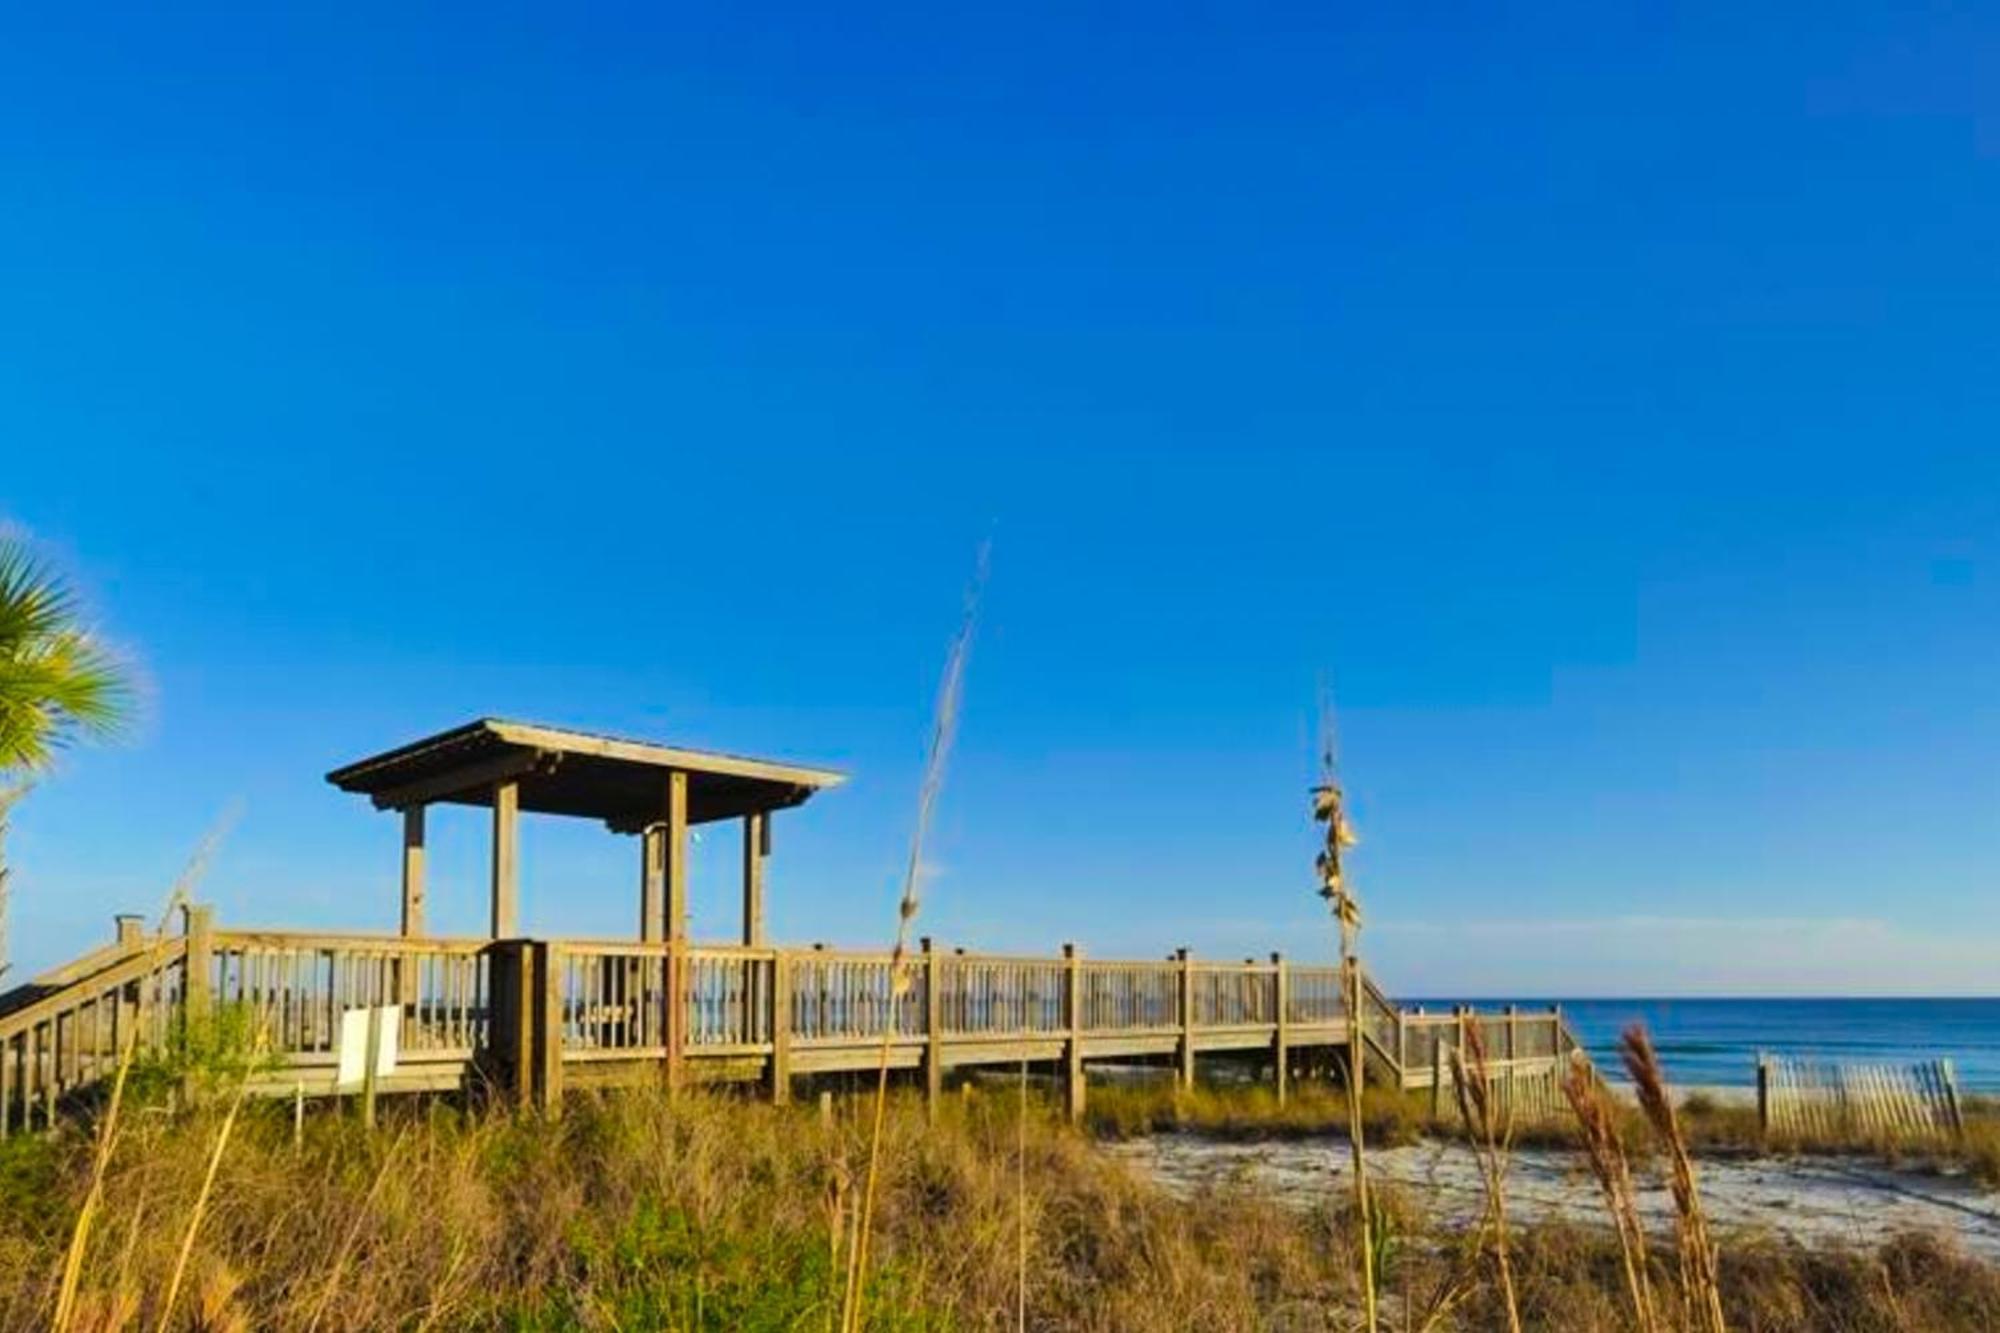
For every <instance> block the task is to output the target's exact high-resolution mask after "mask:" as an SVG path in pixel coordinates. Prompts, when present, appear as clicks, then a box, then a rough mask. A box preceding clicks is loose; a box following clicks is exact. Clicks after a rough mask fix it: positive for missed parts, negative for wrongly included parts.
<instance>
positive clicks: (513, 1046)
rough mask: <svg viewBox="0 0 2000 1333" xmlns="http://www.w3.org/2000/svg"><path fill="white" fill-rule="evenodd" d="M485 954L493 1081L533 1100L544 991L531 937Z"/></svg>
mask: <svg viewBox="0 0 2000 1333" xmlns="http://www.w3.org/2000/svg"><path fill="white" fill-rule="evenodd" d="M487 957H488V959H489V971H488V974H487V975H488V985H489V991H488V995H489V997H490V998H489V1000H488V1008H489V1010H490V1012H491V1014H492V1018H491V1026H490V1028H489V1033H488V1037H487V1050H486V1053H485V1054H486V1057H487V1059H488V1060H489V1061H490V1062H491V1066H492V1075H493V1081H494V1082H495V1083H496V1084H498V1085H499V1086H500V1087H501V1088H502V1089H504V1090H505V1091H506V1092H507V1093H508V1095H510V1096H512V1097H513V1098H514V1099H515V1100H516V1101H518V1102H520V1103H522V1104H524V1105H525V1104H529V1103H532V1101H533V1100H534V1091H535V1073H534V1070H535V1029H536V1025H537V1022H538V1018H537V1013H536V1011H537V1010H538V1009H539V1008H540V1003H539V1000H540V997H541V995H542V993H543V991H542V983H541V981H540V979H539V978H538V977H537V976H536V975H535V961H536V960H535V951H534V948H533V947H532V945H531V944H530V942H529V941H527V940H499V941H496V942H495V943H494V944H493V945H492V946H490V948H489V949H488V951H487Z"/></svg>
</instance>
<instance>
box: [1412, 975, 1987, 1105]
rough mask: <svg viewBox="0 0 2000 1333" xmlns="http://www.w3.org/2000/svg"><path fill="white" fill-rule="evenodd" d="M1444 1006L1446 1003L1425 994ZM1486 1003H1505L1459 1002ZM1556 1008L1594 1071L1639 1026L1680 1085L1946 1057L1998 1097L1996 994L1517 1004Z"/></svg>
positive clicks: (1746, 1082)
mask: <svg viewBox="0 0 2000 1333" xmlns="http://www.w3.org/2000/svg"><path fill="white" fill-rule="evenodd" d="M1422 1003H1423V1004H1424V1006H1425V1007H1426V1008H1445V1007H1448V1006H1449V1005H1450V1004H1452V1003H1454V1002H1453V1001H1450V1000H1426V1001H1423V1002H1422ZM1459 1003H1471V1004H1477V1005H1479V1006H1481V1007H1482V1008H1484V1007H1486V1006H1489V1005H1496V1004H1500V1003H1505V1001H1495V1000H1472V1001H1459ZM1513 1003H1515V1004H1519V1005H1520V1006H1521V1007H1522V1008H1523V1009H1528V1008H1537V1007H1539V1008H1546V1007H1547V1006H1548V1005H1550V1004H1560V1005H1561V1006H1562V1010H1563V1014H1564V1016H1565V1017H1567V1018H1568V1020H1569V1025H1570V1029H1571V1030H1572V1031H1573V1032H1575V1033H1576V1035H1577V1039H1578V1040H1579V1041H1581V1042H1582V1043H1583V1044H1584V1045H1585V1046H1586V1047H1588V1048H1589V1050H1590V1054H1591V1058H1592V1059H1594V1060H1595V1061H1596V1062H1597V1065H1598V1067H1599V1068H1600V1069H1603V1070H1605V1071H1606V1072H1608V1073H1615V1074H1617V1075H1618V1076H1620V1077H1622V1075H1623V1069H1622V1066H1620V1064H1619V1062H1618V1054H1617V1043H1618V1034H1619V1033H1620V1032H1621V1031H1623V1030H1624V1028H1625V1027H1626V1025H1627V1024H1630V1023H1644V1024H1645V1025H1646V1027H1647V1029H1648V1030H1649V1031H1650V1032H1651V1033H1652V1035H1653V1044H1654V1046H1655V1047H1657V1048H1658V1049H1659V1052H1660V1059H1661V1061H1662V1062H1663V1063H1664V1064H1665V1065H1666V1067H1667V1076H1668V1078H1669V1079H1670V1080H1671V1081H1673V1082H1674V1083H1676V1084H1679V1085H1681V1086H1683V1087H1686V1086H1691V1085H1696V1084H1701V1085H1714V1086H1722V1087H1732V1086H1742V1087H1751V1086H1755V1084H1756V1081H1757V1076H1756V1068H1757V1053H1758V1052H1759V1051H1765V1052H1768V1053H1770V1054H1772V1055H1782V1056H1799V1057H1805V1058H1811V1059H1819V1060H1835V1061H1869V1062H1877V1063H1912V1062H1915V1061H1918V1060H1934V1059H1939V1058H1948V1059H1950V1060H1951V1061H1953V1062H1954V1064H1955V1065H1956V1066H1957V1069H1958V1081H1959V1086H1960V1087H1961V1088H1964V1089H1965V1090H1966V1091H1968V1092H1981V1093H1995V1094H2000V998H1996V999H1977V1000H1838V999H1824V1000H1818V999H1815V1000H1803V999H1801V1000H1790V999H1787V1000H1725V999H1700V1000H1661V999H1655V1000H1546V999H1544V1000H1515V1001H1513Z"/></svg>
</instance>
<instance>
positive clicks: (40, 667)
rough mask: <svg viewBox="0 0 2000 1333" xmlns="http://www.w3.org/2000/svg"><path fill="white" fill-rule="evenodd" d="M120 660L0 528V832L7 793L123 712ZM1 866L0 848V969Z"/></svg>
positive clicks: (13, 794)
mask: <svg viewBox="0 0 2000 1333" xmlns="http://www.w3.org/2000/svg"><path fill="white" fill-rule="evenodd" d="M131 705H132V686H131V682H130V679H129V677H128V676H127V673H126V667H125V665H124V664H123V663H122V662H121V661H120V660H119V659H118V658H117V657H116V656H115V655H114V654H113V653H111V652H110V651H109V650H107V649H106V648H105V647H104V646H103V644H101V643H100V642H98V641H97V639H95V638H94V637H92V635H91V634H90V632H89V631H88V630H87V629H85V628H84V626H83V624H82V619H81V610H80V608H79V606H78V604H77V599H76V596H75V594H73V593H72V592H71V591H70V589H69V587H68V585H67V584H65V583H64V582H63V580H62V579H61V578H60V577H59V576H58V575H57V574H56V573H55V572H54V571H53V570H52V569H50V568H49V567H48V566H47V565H45V564H43V563H42V562H41V561H39V560H37V559H36V558H35V556H34V554H33V553H32V552H31V551H30V550H29V549H28V546H27V544H26V543H25V542H24V541H22V540H21V539H20V538H18V537H11V536H7V535H6V534H4V533H0V838H4V836H5V834H6V831H7V816H8V813H9V811H11V810H12V809H13V807H14V804H15V802H17V801H19V800H20V799H21V797H22V796H23V795H24V794H25V793H26V792H27V790H28V788H29V787H31V786H33V785H34V783H35V780H36V779H37V778H39V777H41V776H42V775H43V774H45V773H46V772H47V771H48V770H49V768H50V766H51V765H52V764H54V762H55V759H56V756H57V755H58V754H59V753H60V752H61V751H62V750H63V749H64V748H66V747H67V746H69V745H71V744H73V743H74V742H76V741H78V740H80V739H85V738H99V739H101V738H103V737H106V736H109V735H111V734H112V733H114V732H116V731H117V730H118V729H119V727H120V726H122V725H123V724H124V722H125V721H126V719H127V718H128V717H129V716H130V712H131ZM6 923H7V867H6V862H5V859H4V857H0V971H3V970H5V968H6V965H7V963H6V959H7V948H6V942H7V941H6Z"/></svg>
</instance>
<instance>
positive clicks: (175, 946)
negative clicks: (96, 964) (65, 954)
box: [0, 935, 187, 1041]
mask: <svg viewBox="0 0 2000 1333" xmlns="http://www.w3.org/2000/svg"><path fill="white" fill-rule="evenodd" d="M186 953H187V941H186V940H185V939H184V938H182V937H181V936H178V935H169V936H167V937H166V938H165V939H164V940H160V939H157V938H156V939H155V940H154V941H153V944H152V946H151V947H149V948H147V949H146V950H145V951H144V952H143V953H141V954H135V955H133V956H132V957H130V958H127V959H126V960H125V961H124V962H122V963H117V964H114V965H113V966H111V967H108V968H105V969H103V970H102V971H99V972H95V973H92V974H91V975H90V976H87V977H85V978H83V979H82V980H81V981H74V982H71V983H70V984H69V985H67V986H65V987H63V988H62V989H61V990H58V991H56V992H55V993H53V994H51V995H45V996H43V997H42V998H41V999H39V1000H36V1001H35V1002H34V1003H32V1004H27V1005H23V1006H22V1007H21V1008H19V1009H16V1010H14V1011H13V1012H11V1013H9V1014H7V1015H6V1016H5V1017H0V1041H5V1040H7V1039H8V1038H10V1037H16V1036H19V1035H20V1034H21V1033H22V1032H24V1031H26V1030H27V1029H28V1028H32V1027H36V1026H39V1025H40V1024H43V1023H46V1022H48V1020H49V1019H51V1018H53V1017H56V1016H59V1015H61V1014H63V1013H65V1012H67V1011H68V1010H70V1009H72V1008H74V1007H76V1004H77V1002H78V1001H79V1000H80V999H82V1000H84V1002H86V1003H88V1002H89V999H91V998H94V997H96V996H97V995H100V994H103V993H104V992H106V991H109V990H113V989H115V988H117V987H119V986H124V985H129V984H130V983H132V982H134V981H139V980H142V979H143V978H145V976H146V975H147V974H148V973H150V972H152V971H154V970H156V969H157V968H160V967H163V966H166V965H168V964H171V963H177V962H179V961H181V960H182V958H183V957H185V956H186Z"/></svg>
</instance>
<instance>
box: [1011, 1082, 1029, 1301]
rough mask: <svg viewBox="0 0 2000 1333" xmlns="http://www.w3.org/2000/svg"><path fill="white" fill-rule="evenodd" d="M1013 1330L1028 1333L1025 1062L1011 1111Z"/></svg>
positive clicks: (1026, 1098)
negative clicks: (1012, 1115) (1012, 1145)
mask: <svg viewBox="0 0 2000 1333" xmlns="http://www.w3.org/2000/svg"><path fill="white" fill-rule="evenodd" d="M1014 1330H1015V1333H1028V1062H1027V1061H1026V1060H1023V1061H1021V1082H1020V1090H1019V1094H1018V1096H1017V1098H1016V1105H1015V1108H1014Z"/></svg>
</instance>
